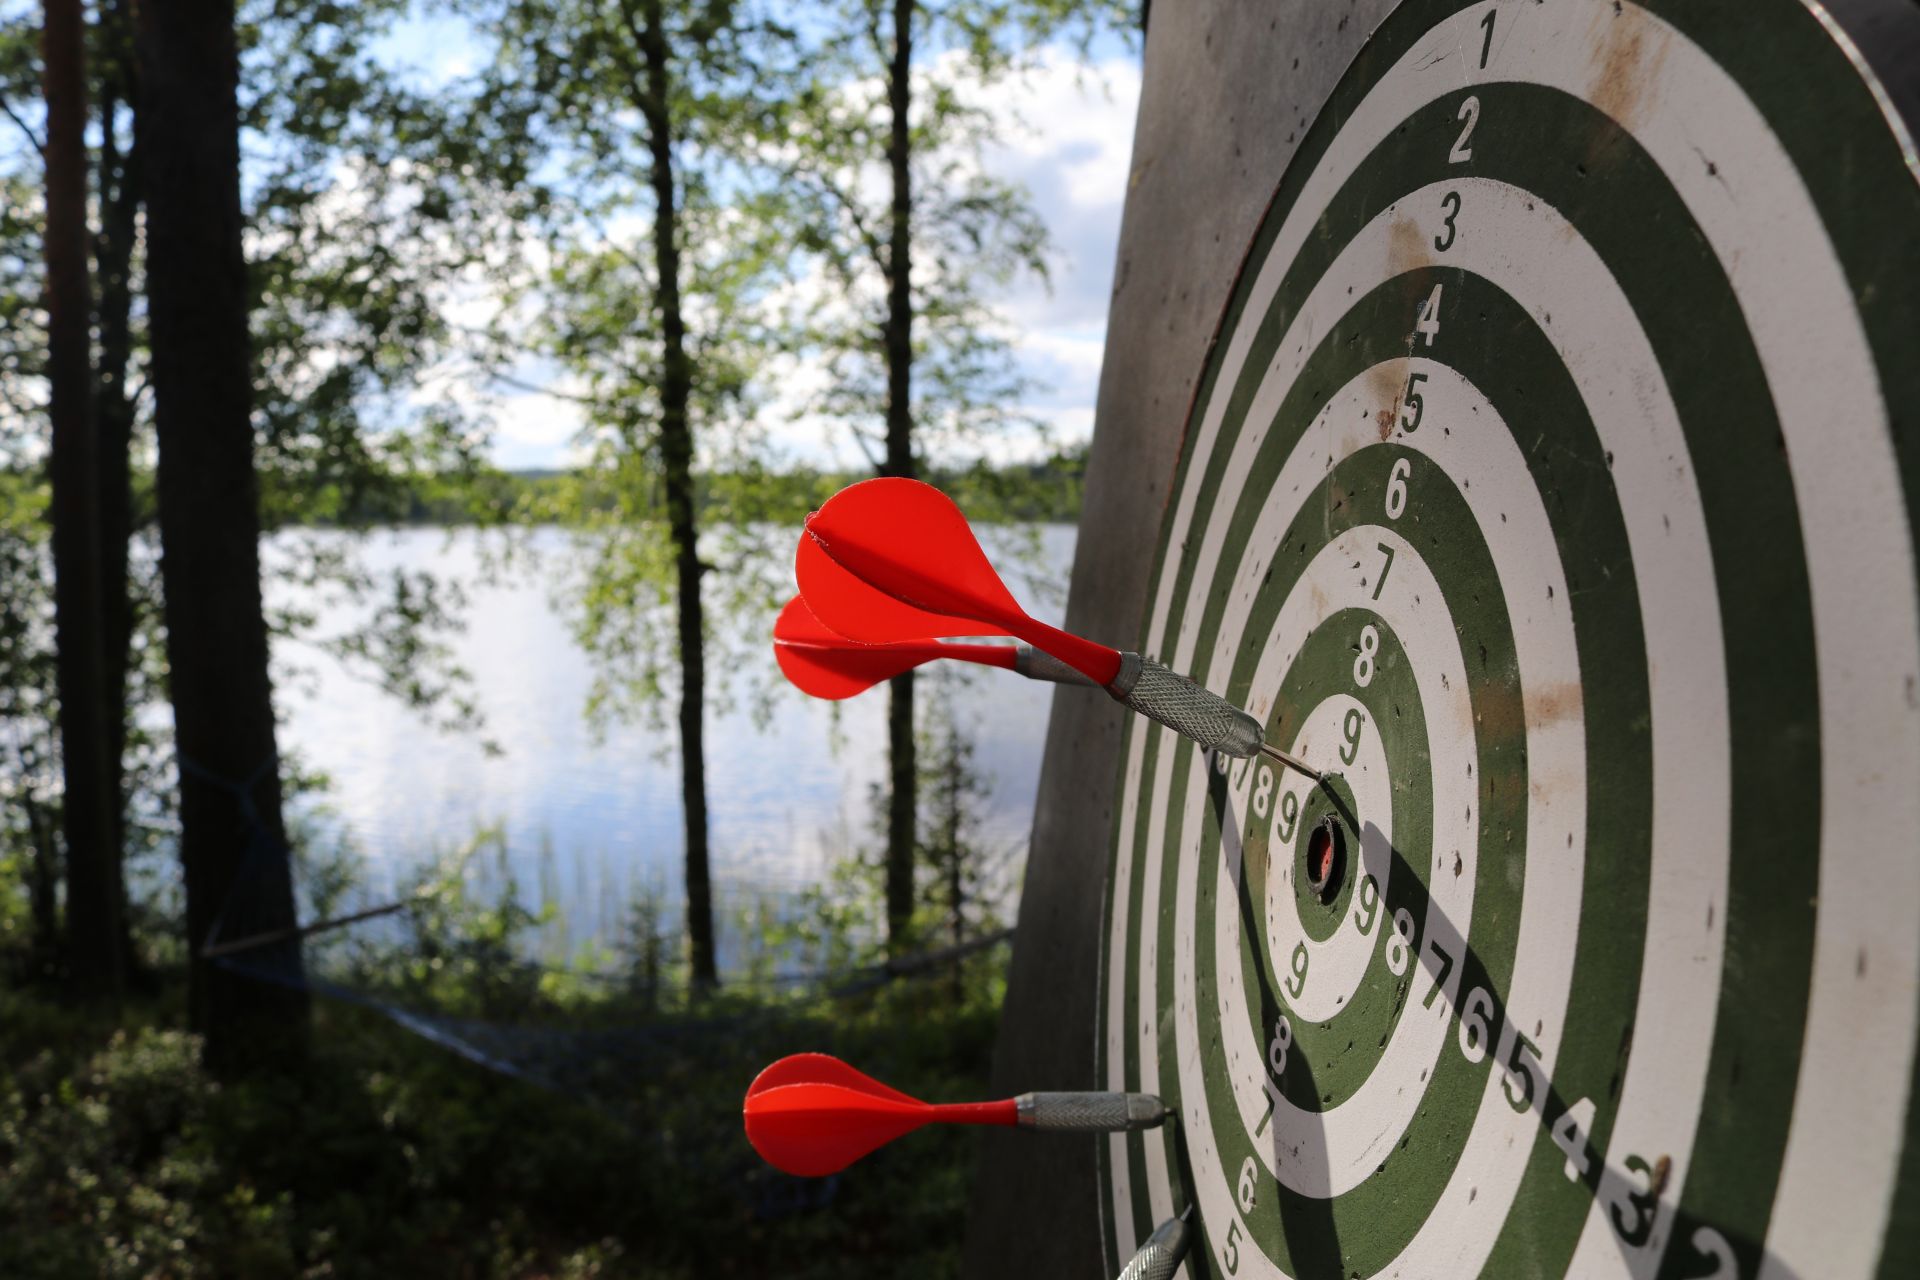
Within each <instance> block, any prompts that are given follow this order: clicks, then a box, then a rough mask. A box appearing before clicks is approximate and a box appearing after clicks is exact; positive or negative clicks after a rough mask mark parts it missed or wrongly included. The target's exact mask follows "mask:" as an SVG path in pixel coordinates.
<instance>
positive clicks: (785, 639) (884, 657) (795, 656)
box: [773, 565, 1087, 698]
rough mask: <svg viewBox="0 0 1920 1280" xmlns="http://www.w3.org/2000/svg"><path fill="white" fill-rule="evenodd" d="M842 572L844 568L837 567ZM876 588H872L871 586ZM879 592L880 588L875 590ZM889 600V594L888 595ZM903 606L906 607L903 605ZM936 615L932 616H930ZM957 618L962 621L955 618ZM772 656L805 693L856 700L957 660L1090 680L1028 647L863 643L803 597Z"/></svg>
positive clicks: (776, 632)
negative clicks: (824, 619) (824, 621)
mask: <svg viewBox="0 0 1920 1280" xmlns="http://www.w3.org/2000/svg"><path fill="white" fill-rule="evenodd" d="M834 567H835V569H836V570H838V571H839V572H845V571H844V570H840V569H839V566H838V565H836V566H834ZM866 590H869V591H872V590H873V588H871V587H867V588H866ZM874 594H875V595H878V594H879V593H878V592H874ZM883 598H884V597H883ZM900 607H901V608H905V607H906V606H904V605H902V606H900ZM928 616H932V615H928ZM953 621H955V622H958V621H959V619H957V618H956V619H953ZM773 656H774V657H775V658H777V659H778V660H779V662H780V669H781V670H782V671H784V672H785V673H786V676H787V679H789V680H791V681H792V682H793V683H794V685H795V686H796V687H798V688H799V689H800V691H801V692H803V693H809V694H812V695H813V696H814V697H816V698H851V697H852V696H853V695H854V694H856V693H861V692H863V691H865V690H867V689H870V688H872V687H873V686H874V685H876V684H878V683H880V681H882V680H889V679H891V678H893V677H894V676H897V675H899V674H900V673H901V672H903V671H911V670H912V669H913V668H915V667H917V666H920V665H921V664H922V663H927V662H932V661H934V660H935V659H938V658H952V659H956V660H958V661H961V662H972V663H977V664H978V665H980V666H984V667H999V668H1000V669H1002V670H1004V671H1012V672H1016V673H1018V674H1019V675H1023V676H1025V677H1027V678H1028V679H1029V680H1051V681H1053V682H1055V683H1056V684H1085V683H1087V678H1086V677H1085V676H1083V675H1081V674H1080V673H1079V672H1078V671H1075V670H1074V669H1073V668H1072V667H1069V666H1067V665H1066V664H1065V663H1063V662H1061V661H1059V660H1058V659H1056V658H1053V657H1050V656H1048V655H1047V654H1045V653H1042V652H1041V651H1040V650H1038V649H1034V648H1032V647H1031V646H1028V645H1024V644H1023V645H1019V646H1014V645H1010V644H958V643H955V642H953V641H951V640H936V639H931V638H929V639H925V640H899V641H895V642H894V643H892V644H861V643H860V642H859V641H857V640H849V639H847V638H846V637H845V636H843V635H839V634H837V633H835V632H833V631H829V630H828V629H827V628H826V627H825V626H823V625H821V622H820V620H819V619H818V618H816V617H814V616H813V611H812V610H811V609H809V608H807V602H806V601H804V600H802V599H801V598H800V597H799V596H795V597H794V598H793V599H791V600H789V601H787V606H786V608H784V609H782V610H781V611H780V617H779V619H778V620H777V621H775V622H774V624H773Z"/></svg>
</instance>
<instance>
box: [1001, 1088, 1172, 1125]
mask: <svg viewBox="0 0 1920 1280" xmlns="http://www.w3.org/2000/svg"><path fill="white" fill-rule="evenodd" d="M1013 1104H1014V1108H1015V1111H1016V1113H1017V1115H1018V1117H1019V1122H1020V1127H1021V1128H1023V1129H1051V1130H1054V1131H1057V1132H1063V1133H1123V1132H1125V1131H1127V1130H1130V1129H1152V1128H1154V1127H1156V1126H1157V1125H1159V1124H1160V1122H1161V1121H1163V1120H1165V1119H1166V1118H1167V1108H1166V1104H1164V1103H1162V1102H1161V1101H1160V1099H1158V1098H1156V1097H1154V1096H1153V1095H1152V1094H1148V1093H1023V1094H1021V1095H1020V1096H1019V1097H1017V1098H1015V1099H1014V1100H1013Z"/></svg>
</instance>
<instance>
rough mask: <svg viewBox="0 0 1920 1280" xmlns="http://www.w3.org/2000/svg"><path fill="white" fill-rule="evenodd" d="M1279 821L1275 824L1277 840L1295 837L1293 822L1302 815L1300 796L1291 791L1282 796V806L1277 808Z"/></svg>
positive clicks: (1275, 814) (1275, 815) (1276, 812)
mask: <svg viewBox="0 0 1920 1280" xmlns="http://www.w3.org/2000/svg"><path fill="white" fill-rule="evenodd" d="M1274 817H1275V818H1276V819H1277V821H1276V822H1275V823H1274V824H1273V838H1274V839H1275V840H1291V839H1293V824H1294V822H1295V821H1297V820H1298V819H1299V817H1300V797H1299V796H1297V795H1295V794H1294V793H1293V792H1291V791H1289V792H1287V793H1286V794H1285V795H1283V796H1281V797H1280V807H1279V808H1278V809H1277V810H1275V812H1274Z"/></svg>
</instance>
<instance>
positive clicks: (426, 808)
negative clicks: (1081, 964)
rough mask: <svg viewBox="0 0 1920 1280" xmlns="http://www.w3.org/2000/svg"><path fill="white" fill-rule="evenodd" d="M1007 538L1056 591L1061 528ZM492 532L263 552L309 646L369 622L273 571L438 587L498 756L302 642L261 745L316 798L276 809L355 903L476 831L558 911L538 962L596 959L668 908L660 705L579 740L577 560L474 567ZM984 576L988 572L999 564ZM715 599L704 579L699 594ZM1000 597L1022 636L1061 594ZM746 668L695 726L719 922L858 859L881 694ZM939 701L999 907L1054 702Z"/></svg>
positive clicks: (670, 714) (310, 540) (718, 621)
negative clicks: (460, 616)
mask: <svg viewBox="0 0 1920 1280" xmlns="http://www.w3.org/2000/svg"><path fill="white" fill-rule="evenodd" d="M1022 534H1025V535H1030V537H1031V545H1032V546H1033V547H1034V548H1035V549H1036V554H1035V561H1034V564H1035V569H1036V571H1037V572H1038V573H1039V575H1040V576H1041V577H1043V578H1046V577H1050V578H1052V579H1053V580H1054V581H1055V582H1058V583H1064V582H1065V580H1066V576H1067V571H1068V568H1069V567H1070V565H1071V563H1072V559H1073V546H1074V536H1075V531H1074V529H1073V528H1072V527H1070V526H1043V527H1038V528H1035V529H1031V530H1024V531H1022V530H994V529H991V528H989V529H985V530H983V531H982V538H983V541H986V542H987V543H988V544H989V548H990V550H992V549H993V548H994V547H995V545H996V544H1005V543H1006V542H1007V541H1008V539H1009V538H1010V537H1016V536H1020V535H1022ZM501 536H502V535H500V534H497V533H491V534H490V533H487V532H484V531H477V530H466V529H454V530H447V529H438V528H431V529H429V528H420V529H411V528H410V529H397V530H388V531H380V532H375V533H371V534H347V533H340V532H331V531H313V530H301V531H294V532H287V533H281V534H278V535H275V537H273V538H272V539H269V541H268V544H267V546H266V547H265V550H264V554H265V559H266V563H267V566H268V568H267V599H268V603H269V606H270V607H276V608H288V607H293V608H297V609H304V610H307V611H309V612H311V613H312V614H313V615H314V616H315V617H317V619H318V626H317V627H316V628H314V633H315V634H318V635H320V636H339V635H342V634H349V633H351V632H352V631H353V630H354V629H355V628H357V627H359V626H360V625H361V624H362V622H363V620H364V618H365V616H366V608H365V606H364V605H356V604H353V603H351V602H347V601H343V600H340V599H338V598H336V595H337V593H328V592H325V591H323V590H321V589H320V588H316V587H313V586H311V585H304V584H302V583H300V582H299V581H298V579H299V578H301V577H302V576H304V575H301V574H299V573H297V572H293V573H289V572H288V571H287V570H288V569H289V568H297V566H298V564H299V563H300V562H302V561H308V560H310V558H311V556H312V553H313V549H314V548H318V549H320V550H322V551H324V552H328V553H334V552H341V551H348V552H351V553H353V554H355V555H357V557H358V559H359V561H360V564H361V565H362V567H363V568H365V569H366V570H367V571H369V572H370V573H373V574H375V575H380V576H386V575H389V574H390V573H391V572H392V571H394V570H404V571H407V572H409V573H411V572H418V571H422V570H426V571H431V572H432V573H434V574H435V575H437V576H439V577H440V578H441V579H443V580H445V581H449V582H452V583H455V584H458V585H459V586H460V587H461V588H462V590H463V592H464V594H465V596H466V609H465V611H464V617H465V619H466V626H465V629H464V631H463V632H462V633H460V634H458V635H455V636H453V637H451V639H450V645H451V649H452V654H451V656H452V658H453V660H454V661H455V662H457V663H458V665H459V666H461V667H463V668H465V670H466V671H467V672H468V673H469V674H470V676H471V677H472V687H473V691H474V693H475V694H476V696H477V702H478V705H479V709H480V711H481V713H482V715H483V716H484V717H485V735H486V737H487V738H489V739H491V740H492V741H493V742H495V743H496V744H497V745H498V747H499V748H500V751H499V753H498V754H492V753H490V752H489V751H487V750H486V749H485V747H484V746H483V744H482V742H481V741H480V740H479V738H478V737H476V736H474V735H471V734H463V733H457V732H448V731H445V730H443V729H439V728H435V727H434V726H433V725H431V724H429V723H427V721H426V720H425V719H423V718H422V717H421V716H420V715H418V714H416V713H415V712H413V711H411V710H409V709H408V708H406V707H405V706H403V705H401V703H400V702H399V701H398V700H397V699H396V698H394V697H392V696H390V695H389V694H387V693H385V692H383V691H381V690H380V689H378V688H377V687H375V685H374V684H373V683H372V682H370V681H369V680H368V679H366V678H365V676H364V675H361V674H356V673H355V672H353V671H350V670H348V669H347V668H346V667H344V666H343V665H341V663H340V662H339V661H337V660H336V659H334V658H333V657H331V656H330V655H328V654H326V653H324V652H321V651H319V650H318V649H317V648H315V647H314V646H311V645H308V644H303V643H299V642H282V643H280V644H279V645H278V646H277V648H276V650H275V668H276V691H277V696H278V699H279V706H280V715H281V718H282V727H281V735H280V741H281V747H282V750H283V753H284V754H285V755H286V756H287V758H288V759H289V760H291V761H293V762H295V763H296V764H297V765H298V766H299V767H301V768H303V769H306V770H311V771H318V772H319V773H321V774H323V775H325V777H326V779H327V781H328V785H327V788H326V790H325V791H324V793H322V794H319V795H310V796H307V797H304V798H303V799H301V800H300V801H299V802H297V805H296V806H295V809H294V814H295V816H296V817H297V818H298V819H299V820H300V822H301V824H302V826H303V827H304V828H305V829H307V830H309V831H310V832H313V833H315V834H316V835H317V836H318V838H319V840H318V842H319V843H320V844H321V845H322V846H323V847H342V848H345V849H347V850H349V851H351V852H352V853H354V854H356V855H357V856H358V858H359V859H360V862H361V867H362V878H363V885H362V888H361V889H360V890H359V891H358V892H356V893H355V894H354V895H353V897H354V900H355V902H356V903H359V902H365V901H372V900H374V899H380V898H382V896H383V895H390V894H392V893H393V892H394V891H395V889H396V888H397V887H399V886H401V885H403V884H405V883H406V882H407V881H408V880H409V879H410V878H411V877H413V876H416V875H417V874H419V873H420V871H421V870H422V869H423V868H424V867H426V866H428V865H430V864H431V863H433V862H434V861H435V860H436V859H438V858H441V857H444V856H446V855H448V854H449V853H450V852H452V851H454V850H456V849H459V848H461V847H462V846H464V845H465V844H467V842H469V841H470V840H471V839H472V838H473V837H474V835H475V833H476V831H478V830H479V829H481V828H485V827H497V828H498V829H499V830H500V831H501V832H502V833H503V834H504V839H505V847H506V851H507V852H506V860H507V864H508V867H509V868H510V870H511V872H512V874H513V878H514V880H515V881H516V883H517V885H518V888H519V891H520V893H521V895H522V897H523V898H525V899H526V900H527V901H528V902H530V903H532V904H535V905H537V904H539V903H542V902H549V903H551V904H553V905H554V906H555V907H556V908H557V915H558V918H557V919H556V920H555V921H554V922H553V924H552V925H551V926H549V928H548V929H547V931H546V934H545V936H544V937H543V938H542V940H541V943H542V950H544V951H546V952H547V953H548V955H549V957H550V958H560V957H562V956H565V955H569V954H577V952H578V950H579V948H580V947H581V946H582V945H583V944H589V943H594V942H608V943H611V942H614V941H615V940H617V939H618V938H619V936H620V934H621V930H622V926H623V924H624V921H625V919H626V917H627V914H628V910H629V906H630V904H631V903H632V902H633V901H634V900H635V898H636V895H639V894H642V893H645V892H651V893H654V894H656V895H661V896H665V897H667V898H669V899H670V900H672V901H674V902H675V903H677V902H678V900H679V898H680V884H681V874H682V861H683V856H684V847H685V846H684V839H683V833H682V819H681V811H680V766H679V758H678V734H677V731H675V730H674V728H673V727H672V726H673V725H674V716H675V712H676V704H668V705H666V706H664V707H663V708H662V711H663V712H664V726H663V727H654V726H649V725H647V724H637V723H614V724H611V725H608V726H606V728H605V732H604V734H597V733H596V732H595V730H594V727H593V726H592V725H590V724H589V721H588V719H587V717H586V715H585V710H586V705H587V701H588V697H589V694H590V691H591V689H592V685H593V678H594V670H593V665H592V660H591V659H590V658H589V656H588V655H587V654H586V653H585V652H584V651H583V650H582V648H581V647H580V645H579V644H577V643H576V642H575V640H574V637H573V633H572V626H573V615H574V614H575V612H576V609H575V606H574V604H573V601H572V599H571V598H570V592H569V588H568V586H567V584H568V583H569V582H571V581H572V580H573V577H574V571H575V569H576V568H577V566H578V565H579V563H580V559H579V558H580V557H581V556H582V554H583V551H582V550H581V548H580V547H579V545H578V544H577V543H576V542H575V540H574V539H575V535H574V534H572V533H570V532H568V531H565V530H561V529H557V528H548V529H538V530H534V531H532V532H531V533H526V532H522V533H520V534H518V535H516V538H517V540H518V541H519V543H520V544H521V545H522V546H523V548H524V550H525V551H526V552H528V553H530V554H527V555H521V556H516V557H514V565H513V567H511V568H509V569H506V570H495V569H494V568H493V567H492V562H493V561H494V559H496V557H495V556H494V555H493V554H492V552H493V551H494V550H495V549H497V548H498V546H499V545H500V538H501ZM995 559H996V561H997V562H1001V563H1003V564H1004V563H1005V559H1004V558H1003V556H1002V554H998V553H996V554H995ZM1010 577H1011V575H1010ZM724 585H725V584H724V583H719V584H716V583H714V582H713V580H712V579H709V591H708V596H707V598H708V599H709V600H712V599H714V598H716V597H717V596H719V595H720V594H721V591H720V590H719V589H718V588H719V587H723V586H724ZM1014 586H1015V591H1016V594H1017V595H1019V596H1020V597H1021V599H1022V602H1023V603H1024V604H1026V605H1027V606H1028V607H1029V609H1031V610H1032V611H1033V612H1034V613H1035V615H1036V616H1038V617H1042V618H1044V619H1046V620H1047V621H1050V622H1054V623H1058V621H1059V614H1060V608H1059V596H1060V593H1057V592H1056V593H1055V594H1054V595H1053V596H1052V597H1051V598H1036V596H1035V594H1034V592H1033V591H1031V590H1028V589H1026V588H1025V587H1024V586H1023V585H1022V583H1021V582H1020V581H1018V580H1016V581H1015V582H1014ZM763 621H769V620H763ZM711 622H712V624H713V625H714V626H715V627H717V628H723V629H724V628H728V627H732V626H737V625H739V624H737V623H736V622H735V621H734V620H732V619H727V618H713V619H711ZM729 634H735V635H736V638H739V639H746V640H751V637H739V636H737V633H729ZM745 652H746V654H747V655H748V656H747V658H746V659H745V661H744V662H743V663H742V664H741V665H740V666H739V668H738V669H733V670H730V671H728V672H727V673H726V679H727V682H728V688H729V691H730V692H731V694H732V695H733V696H732V697H730V698H729V699H727V701H726V702H724V703H723V704H721V705H719V706H710V707H709V710H708V715H707V721H706V725H707V778H708V808H709V812H710V824H711V849H712V860H713V871H714V877H715V882H716V895H717V896H718V897H719V898H720V899H721V901H722V903H723V904H725V903H728V902H739V901H742V900H744V899H746V898H748V897H751V896H754V895H757V894H762V893H772V894H776V895H778V894H791V893H795V892H797V891H799V890H800V889H802V888H804V887H806V886H808V885H810V884H814V883H817V882H819V881H820V880H821V879H822V877H824V876H825V875H826V874H827V873H828V872H829V870H830V869H831V867H832V866H833V865H834V863H835V861H836V860H837V859H840V858H843V857H845V856H846V855H847V854H848V852H849V851H850V850H851V849H852V848H854V847H855V846H856V845H860V846H864V847H867V848H873V847H876V846H877V844H878V843H879V841H878V837H877V836H875V835H874V834H873V832H874V827H873V817H872V815H873V800H872V798H871V797H872V794H873V789H874V788H875V787H876V786H877V785H879V784H881V783H882V782H883V781H884V779H885V778H886V740H887V726H886V711H887V696H886V693H885V691H884V690H883V689H879V688H876V689H873V690H870V691H869V692H868V693H866V694H864V695H862V696H860V697H857V698H854V699H851V700H848V701H846V702H841V703H825V702H820V701H816V700H814V699H810V698H807V697H804V696H803V695H801V694H800V693H799V692H798V691H796V690H794V689H792V688H791V687H790V686H787V685H785V683H784V681H783V680H782V679H781V677H780V675H779V672H778V668H777V666H776V665H775V663H774V660H773V655H772V650H771V644H770V641H769V642H768V643H765V644H759V643H750V644H748V645H746V646H745ZM950 665H954V666H957V665H958V664H950ZM925 687H926V682H922V688H923V689H924V688H925ZM942 688H951V690H952V693H951V697H952V700H953V706H954V709H955V716H956V720H957V722H958V724H959V725H960V726H962V728H963V729H964V730H965V731H966V732H967V733H968V734H969V735H970V736H971V738H972V741H973V744H974V751H975V754H974V761H973V763H974V766H975V768H976V769H977V770H978V771H979V773H980V774H981V775H982V777H983V779H984V782H985V784H986V787H987V788H988V790H987V793H986V795H985V797H984V799H983V804H982V811H981V816H982V823H981V836H982V839H983V840H984V841H985V842H987V843H988V844H989V845H990V846H991V847H994V848H996V849H1002V850H1006V851H1008V852H1009V854H1010V856H1009V857H1008V858H1007V864H1008V876H1007V879H1008V883H1007V884H1006V885H1005V886H1003V889H1004V891H1005V892H1007V893H1008V894H1011V892H1012V891H1013V889H1014V886H1017V870H1018V866H1019V863H1020V860H1021V859H1022V858H1023V857H1024V852H1025V845H1026V840H1027V834H1028V829H1029V826H1030V824H1031V822H1032V816H1033V802H1034V793H1035V788H1036V784H1037V782H1038V778H1039V769H1040V757H1041V751H1042V747H1043V744H1044V739H1045V736H1046V723H1047V714H1048V710H1049V707H1050V705H1051V701H1052V694H1053V686H1051V685H1045V684H1038V683H1029V682H1027V681H1025V680H1022V679H1020V678H1019V677H1017V676H1014V675H1012V674H1011V673H1005V672H999V671H991V670H982V671H978V672H977V674H974V675H972V676H970V677H968V678H966V679H964V680H960V681H957V682H956V681H953V680H951V679H949V680H943V681H942ZM755 690H762V691H768V690H770V691H772V694H773V696H772V697H771V700H770V705H769V707H768V709H767V711H768V714H767V718H766V720H765V722H764V723H758V722H756V717H755V716H754V714H753V713H752V712H751V710H750V709H749V704H750V703H751V702H752V700H753V699H752V697H751V696H750V695H751V694H752V693H753V692H754V691H755ZM1087 696H1098V695H1096V694H1093V693H1091V692H1089V693H1088V695H1087ZM925 700H926V698H925V695H923V697H922V699H921V701H922V702H923V703H924V701H925ZM474 874H476V875H478V876H481V877H482V878H483V879H484V878H486V877H492V879H491V881H489V882H488V883H483V884H482V885H481V887H482V888H483V889H491V890H494V891H497V890H498V888H499V886H500V884H501V883H503V881H502V879H501V878H500V876H499V874H498V869H497V868H493V867H491V866H490V865H476V869H475V872H474ZM1007 905H1008V906H1009V907H1010V906H1011V903H1010V902H1009V903H1008V904H1007ZM676 909H677V908H676Z"/></svg>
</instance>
